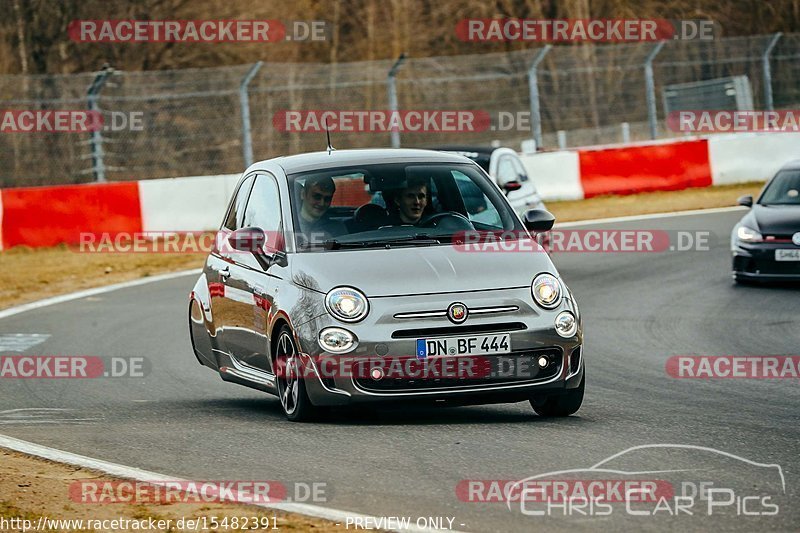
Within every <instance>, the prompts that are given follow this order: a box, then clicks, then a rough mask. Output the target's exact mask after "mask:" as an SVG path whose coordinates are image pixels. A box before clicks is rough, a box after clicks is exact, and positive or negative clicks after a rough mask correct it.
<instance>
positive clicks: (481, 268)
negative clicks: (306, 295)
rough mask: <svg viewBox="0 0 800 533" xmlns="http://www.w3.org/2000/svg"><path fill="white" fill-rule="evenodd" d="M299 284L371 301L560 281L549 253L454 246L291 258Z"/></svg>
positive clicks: (351, 251)
mask: <svg viewBox="0 0 800 533" xmlns="http://www.w3.org/2000/svg"><path fill="white" fill-rule="evenodd" d="M291 269H292V280H293V281H294V283H296V284H298V285H300V286H303V287H306V288H309V289H312V290H315V291H320V292H328V291H329V290H331V289H332V288H334V287H337V286H341V285H347V286H351V287H355V288H357V289H359V290H360V291H362V292H363V293H364V294H365V295H367V296H368V297H380V296H403V295H411V294H432V293H445V292H458V291H477V290H489V289H506V288H509V287H524V286H530V284H531V282H532V281H533V278H534V277H535V276H536V275H537V274H539V273H541V272H550V273H552V274H555V275H556V276H557V275H558V272H557V271H556V268H555V266H554V265H553V263H552V261H550V257H549V256H548V255H547V253H545V252H544V251H519V252H484V251H481V252H465V251H463V250H459V249H456V247H455V246H415V247H397V248H392V249H390V250H383V249H367V250H337V251H327V252H308V253H297V254H292V256H291Z"/></svg>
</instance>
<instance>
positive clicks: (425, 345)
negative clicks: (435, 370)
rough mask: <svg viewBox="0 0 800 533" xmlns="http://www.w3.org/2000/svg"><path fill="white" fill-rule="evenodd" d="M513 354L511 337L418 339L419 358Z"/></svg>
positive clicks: (501, 334)
mask: <svg viewBox="0 0 800 533" xmlns="http://www.w3.org/2000/svg"><path fill="white" fill-rule="evenodd" d="M509 352H511V335H509V334H508V333H500V334H497V335H472V336H469V337H445V338H437V339H417V358H418V359H425V358H426V357H452V356H461V355H494V354H503V353H509Z"/></svg>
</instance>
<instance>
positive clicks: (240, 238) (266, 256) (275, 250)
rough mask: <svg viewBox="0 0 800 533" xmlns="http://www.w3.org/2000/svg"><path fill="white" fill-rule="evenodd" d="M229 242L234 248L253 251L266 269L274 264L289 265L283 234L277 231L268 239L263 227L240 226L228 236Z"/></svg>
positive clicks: (259, 262) (241, 250)
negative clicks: (284, 248) (284, 249)
mask: <svg viewBox="0 0 800 533" xmlns="http://www.w3.org/2000/svg"><path fill="white" fill-rule="evenodd" d="M228 242H229V243H230V245H231V248H233V249H234V250H238V251H240V252H250V253H252V254H253V256H255V258H256V261H258V264H259V265H261V268H263V269H264V270H267V269H268V268H269V267H271V266H272V265H274V264H277V265H280V266H286V265H287V261H286V253H285V252H284V251H283V236H282V235H281V234H279V233H275V237H274V238H273V239H268V238H267V235H265V234H264V230H262V229H261V228H254V227H250V228H240V229H237V230H236V231H234V232H233V233H231V234H230V235H229V236H228Z"/></svg>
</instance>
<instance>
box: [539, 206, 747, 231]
mask: <svg viewBox="0 0 800 533" xmlns="http://www.w3.org/2000/svg"><path fill="white" fill-rule="evenodd" d="M745 210H747V208H746V207H739V206H736V207H714V208H711V209H693V210H691V211H671V212H669V213H651V214H648V215H630V216H625V217H613V218H596V219H594V220H576V221H575V222H564V223H563V224H556V225H555V226H553V227H554V229H558V228H570V227H573V226H588V225H590V224H613V223H614V222H630V221H632V220H650V219H654V218H670V217H687V216H692V215H712V214H714V213H729V212H733V211H745Z"/></svg>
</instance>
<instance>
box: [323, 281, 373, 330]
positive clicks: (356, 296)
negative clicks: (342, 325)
mask: <svg viewBox="0 0 800 533" xmlns="http://www.w3.org/2000/svg"><path fill="white" fill-rule="evenodd" d="M325 307H327V308H328V312H329V313H330V314H332V315H333V316H334V317H336V318H338V319H339V320H341V321H342V322H358V321H359V320H363V318H364V317H365V316H367V313H368V312H369V302H368V301H367V297H366V296H364V295H363V294H362V293H361V292H360V291H359V290H357V289H354V288H352V287H337V288H335V289H331V291H330V292H329V293H328V294H327V295H326V296H325Z"/></svg>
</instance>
